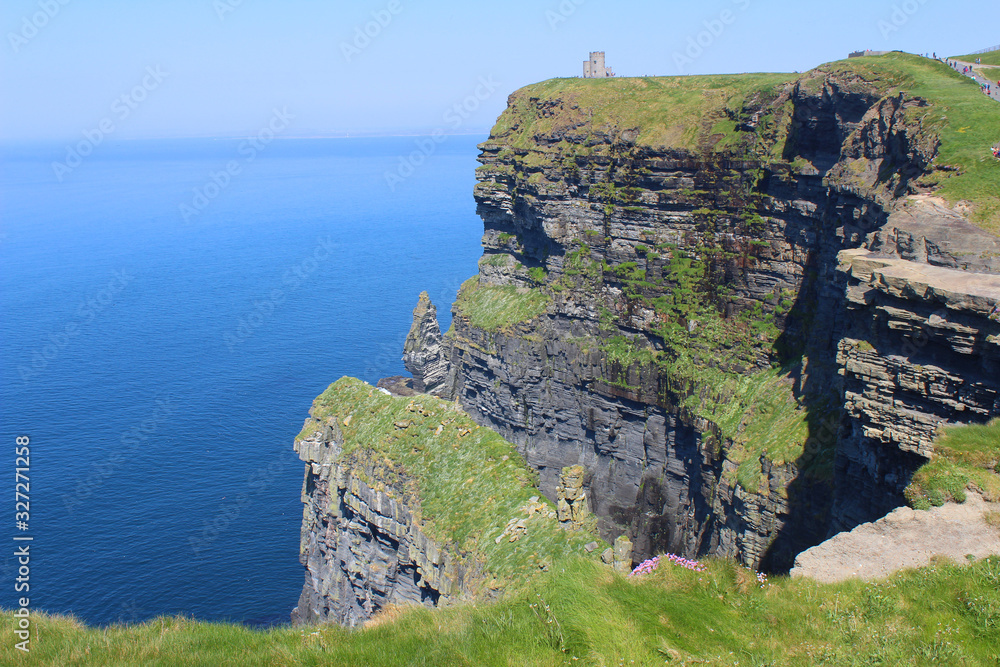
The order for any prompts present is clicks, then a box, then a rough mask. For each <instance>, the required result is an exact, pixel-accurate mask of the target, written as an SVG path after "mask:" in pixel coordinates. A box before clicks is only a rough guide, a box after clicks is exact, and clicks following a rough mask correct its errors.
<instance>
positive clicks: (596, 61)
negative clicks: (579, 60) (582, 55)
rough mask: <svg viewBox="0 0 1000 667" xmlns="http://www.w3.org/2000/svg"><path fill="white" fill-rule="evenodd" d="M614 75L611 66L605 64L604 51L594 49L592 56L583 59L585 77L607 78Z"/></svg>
mask: <svg viewBox="0 0 1000 667" xmlns="http://www.w3.org/2000/svg"><path fill="white" fill-rule="evenodd" d="M614 75H615V73H614V72H612V71H611V68H610V67H605V66H604V51H592V52H591V54H590V58H589V59H588V60H584V61H583V78H584V79H605V78H607V77H609V76H614Z"/></svg>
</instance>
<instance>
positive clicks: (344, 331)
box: [0, 137, 483, 624]
mask: <svg viewBox="0 0 1000 667" xmlns="http://www.w3.org/2000/svg"><path fill="white" fill-rule="evenodd" d="M482 139H483V137H450V138H448V139H447V141H445V142H444V143H442V144H440V145H437V146H436V150H435V152H434V154H433V155H431V156H430V157H428V158H426V160H425V161H424V162H423V164H421V165H420V166H418V167H417V168H416V169H415V170H413V174H412V175H411V176H409V177H408V178H406V179H405V180H403V182H402V183H396V184H395V190H392V189H391V188H390V187H389V185H387V183H386V179H385V173H386V171H391V172H393V173H397V172H396V169H397V167H398V166H399V163H400V156H401V155H402V156H406V155H410V154H411V153H412V152H413V151H414V150H416V144H415V140H414V139H413V138H380V139H335V140H279V141H276V142H274V143H272V144H271V145H269V146H267V147H266V149H264V150H263V151H261V152H260V153H259V154H257V155H256V156H254V157H253V159H252V160H250V159H248V158H249V155H247V152H246V151H245V150H241V148H240V142H239V141H229V140H186V141H174V142H121V143H119V144H115V145H111V144H108V145H103V146H97V147H96V148H95V150H94V152H93V154H92V155H90V156H88V157H86V158H85V159H84V160H83V162H82V163H81V164H80V165H79V166H77V167H76V168H75V169H73V170H72V171H71V172H70V173H69V174H65V175H64V178H63V181H62V182H60V181H59V180H58V179H57V177H56V175H55V174H54V173H53V169H52V166H51V163H52V161H53V160H61V159H64V157H65V146H62V145H60V146H44V145H20V146H6V147H3V148H2V150H0V267H2V271H0V349H2V366H0V374H2V375H0V386H2V389H0V431H2V433H0V443H5V444H3V445H2V446H0V451H4V452H6V454H4V455H3V457H0V464H2V465H3V466H5V467H6V469H7V473H5V474H0V478H2V479H6V480H7V482H6V484H7V485H8V487H7V489H6V490H5V491H3V492H4V493H5V494H6V496H7V498H8V500H7V501H5V503H4V504H3V507H4V508H5V512H6V514H5V516H3V517H0V519H2V521H3V522H5V524H6V528H5V529H4V531H3V534H4V535H7V537H6V538H4V539H6V540H7V545H8V546H7V547H3V548H2V550H0V572H2V575H3V576H2V581H3V582H4V583H3V588H2V591H3V593H2V596H0V606H2V607H5V608H8V609H9V608H12V607H13V606H15V604H16V599H17V597H19V596H20V595H24V594H23V593H20V594H18V593H15V592H14V578H15V577H16V576H17V572H16V571H17V563H16V559H15V558H14V556H13V552H14V546H13V545H14V544H15V542H14V541H13V540H12V538H13V537H14V536H15V535H21V536H25V535H27V536H31V537H33V538H34V539H33V541H32V542H31V543H30V545H31V546H30V550H31V564H30V568H31V572H30V593H29V594H28V595H30V600H31V607H32V608H33V609H38V610H46V611H50V612H57V613H67V614H75V615H76V616H78V617H79V618H80V619H81V620H83V621H85V622H87V623H91V624H105V623H113V622H118V621H126V622H135V621H141V620H144V619H147V618H150V617H153V616H157V615H161V614H175V613H182V614H186V615H190V616H193V617H195V618H198V619H205V620H223V619H225V620H235V621H243V622H247V623H253V624H265V623H274V622H287V619H288V614H289V612H290V611H291V609H292V607H293V606H294V605H295V603H296V600H297V598H298V594H299V591H300V589H301V586H302V581H303V569H302V567H301V566H300V565H299V563H298V545H299V528H300V521H301V517H302V509H301V504H300V501H299V493H300V487H301V483H302V470H303V465H302V463H301V462H300V461H299V460H298V459H297V458H296V457H295V455H294V453H293V451H292V441H293V438H294V437H295V434H296V433H297V432H298V430H299V429H300V428H301V426H302V421H303V419H304V418H305V417H306V416H307V411H308V409H309V406H310V404H311V402H312V400H313V398H315V396H316V395H317V394H319V393H321V392H322V391H323V390H324V389H325V388H326V387H327V386H328V385H329V384H330V383H331V382H333V381H335V380H336V379H337V378H339V377H341V376H343V375H352V376H355V377H359V378H362V379H364V380H367V381H369V382H374V381H376V380H377V379H378V378H380V377H384V376H388V375H395V374H401V373H403V366H402V362H401V361H400V356H401V354H402V347H403V340H404V338H405V336H406V332H407V330H408V328H409V324H410V318H411V311H412V309H413V307H414V306H415V305H416V301H417V296H418V294H419V292H420V291H421V290H427V291H428V292H429V294H430V295H431V299H432V300H433V301H434V302H435V303H436V304H437V305H438V307H439V317H440V318H441V320H442V322H441V324H442V327H443V328H447V326H448V324H449V320H450V313H449V312H448V308H449V305H450V304H451V302H452V300H453V299H454V297H455V293H456V291H457V289H458V287H459V285H460V284H461V281H462V280H464V279H465V278H467V277H469V276H471V275H473V274H474V273H475V272H476V260H477V258H478V257H479V255H480V252H481V251H480V243H479V242H480V237H481V234H482V223H481V222H480V221H479V219H478V218H477V217H476V215H475V202H474V201H473V198H472V187H473V183H474V174H473V172H474V169H475V167H476V162H475V157H476V154H477V150H476V147H475V144H476V142H477V141H481V140H482ZM231 161H235V162H236V163H237V166H238V167H239V173H236V174H235V175H229V174H226V176H229V178H228V181H227V179H226V177H225V176H223V175H220V172H224V171H225V170H226V166H227V164H228V163H229V162H231ZM404 173H405V172H404ZM213 174H214V175H215V178H214V182H213ZM196 191H197V192H199V193H202V195H203V196H204V199H201V198H199V197H197V195H196ZM182 204H184V205H185V206H187V207H190V210H187V209H185V210H183V211H182V208H181V205H182ZM185 212H186V213H187V215H184V213H185ZM24 435H26V436H29V437H30V440H31V444H30V448H31V457H30V503H31V505H30V522H29V526H28V530H27V531H20V530H18V528H17V526H16V524H15V516H14V513H15V506H14V481H13V479H14V468H15V460H14V458H15V457H14V448H15V438H16V437H17V436H24ZM0 472H2V471H0ZM22 544H23V543H22Z"/></svg>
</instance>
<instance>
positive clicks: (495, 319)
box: [455, 276, 549, 331]
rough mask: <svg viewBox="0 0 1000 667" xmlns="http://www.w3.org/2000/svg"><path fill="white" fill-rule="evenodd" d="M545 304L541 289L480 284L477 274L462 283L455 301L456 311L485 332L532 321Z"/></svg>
mask: <svg viewBox="0 0 1000 667" xmlns="http://www.w3.org/2000/svg"><path fill="white" fill-rule="evenodd" d="M548 305H549V297H548V295H546V294H545V292H544V291H542V290H541V289H528V288H524V287H515V286H513V285H500V286H493V285H480V284H479V277H478V276H473V277H472V278H469V279H468V280H466V281H465V282H464V283H462V288H461V289H460V290H459V292H458V298H457V299H456V301H455V309H456V311H457V312H458V314H459V315H461V316H463V317H466V318H468V320H469V323H470V324H471V325H472V326H474V327H476V328H478V329H483V330H485V331H499V330H501V329H506V328H509V327H512V326H514V325H515V324H520V323H521V322H528V321H530V320H533V319H535V318H536V317H538V316H539V315H541V314H542V313H544V312H545V309H546V308H547V307H548Z"/></svg>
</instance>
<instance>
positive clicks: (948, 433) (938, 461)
mask: <svg viewBox="0 0 1000 667" xmlns="http://www.w3.org/2000/svg"><path fill="white" fill-rule="evenodd" d="M970 486H971V487H972V488H975V489H976V490H978V491H979V492H980V493H981V494H982V495H983V497H984V498H985V499H986V500H990V501H1000V419H994V420H993V421H991V422H990V423H989V424H970V425H966V426H950V427H946V428H944V429H942V431H941V433H939V434H938V437H937V439H936V440H935V441H934V458H933V459H931V460H930V461H929V462H928V463H926V464H924V465H923V466H922V467H921V468H920V469H919V470H917V472H916V473H915V474H914V475H913V479H912V480H911V482H910V485H909V486H908V487H907V488H906V498H907V500H908V501H909V503H910V505H912V506H913V507H914V508H916V509H929V508H930V507H931V506H932V505H943V504H944V503H945V502H948V501H955V502H960V503H961V502H965V497H966V490H967V489H968V488H970Z"/></svg>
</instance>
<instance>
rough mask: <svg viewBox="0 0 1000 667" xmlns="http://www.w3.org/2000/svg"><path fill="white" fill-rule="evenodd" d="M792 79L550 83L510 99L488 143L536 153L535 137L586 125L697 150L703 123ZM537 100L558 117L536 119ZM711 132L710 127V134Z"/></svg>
mask: <svg viewBox="0 0 1000 667" xmlns="http://www.w3.org/2000/svg"><path fill="white" fill-rule="evenodd" d="M794 78H795V75H792V74H720V75H711V76H690V77H628V78H612V79H580V78H560V79H549V80H548V81H543V82H542V83H536V84H533V85H530V86H526V87H524V88H521V89H520V90H518V91H516V92H515V93H514V94H513V95H512V96H511V97H510V106H509V107H508V109H507V110H506V111H504V113H503V114H502V115H501V116H500V118H499V120H498V121H497V124H496V126H495V127H494V128H493V132H492V133H491V140H492V141H496V140H497V139H500V138H502V141H503V143H504V144H506V145H509V146H511V147H514V148H521V149H524V148H535V147H536V144H535V141H534V137H535V135H536V134H551V133H553V132H555V131H558V130H561V129H572V128H574V127H575V126H576V125H577V124H578V123H580V122H581V121H586V123H587V128H588V131H589V132H592V133H593V132H617V131H621V130H625V129H630V128H639V137H638V141H639V143H641V144H644V145H650V146H659V147H663V148H695V147H696V146H697V145H698V143H699V140H700V139H701V136H700V134H701V129H700V128H701V127H702V121H703V120H705V119H706V118H715V117H719V118H721V117H723V116H724V115H725V110H726V108H727V107H733V106H735V107H736V108H740V106H742V103H743V100H744V99H746V98H747V97H750V96H752V95H754V94H757V93H759V92H760V91H763V90H771V89H773V88H774V87H776V86H778V85H780V84H783V83H785V82H787V81H789V80H790V79H794ZM535 100H559V101H560V102H561V109H562V111H561V113H558V114H553V115H547V116H542V115H541V114H537V113H536V108H535V106H534V105H535ZM708 129H709V130H711V126H710V127H709V128H708Z"/></svg>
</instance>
